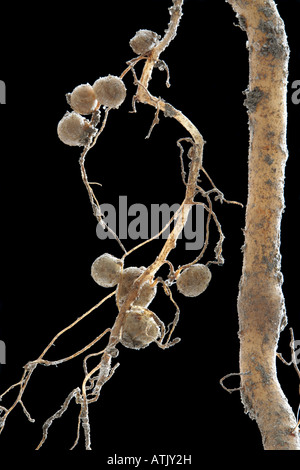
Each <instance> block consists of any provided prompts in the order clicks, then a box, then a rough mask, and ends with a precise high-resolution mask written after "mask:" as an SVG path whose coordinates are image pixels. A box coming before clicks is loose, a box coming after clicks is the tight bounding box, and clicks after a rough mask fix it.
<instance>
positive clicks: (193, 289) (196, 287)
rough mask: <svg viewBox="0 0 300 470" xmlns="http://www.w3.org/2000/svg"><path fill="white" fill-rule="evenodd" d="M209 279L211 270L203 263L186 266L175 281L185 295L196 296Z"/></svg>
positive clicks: (204, 287) (205, 286) (200, 292)
mask: <svg viewBox="0 0 300 470" xmlns="http://www.w3.org/2000/svg"><path fill="white" fill-rule="evenodd" d="M210 280H211V271H210V269H209V268H208V267H207V266H205V265H204V264H194V265H192V266H189V267H188V268H186V269H185V270H184V271H183V272H182V273H181V274H180V275H179V277H178V279H177V281H176V285H177V289H178V290H179V292H180V293H181V294H183V295H185V296H186V297H197V296H198V295H200V294H202V292H204V291H205V289H206V288H207V286H208V284H209V283H210Z"/></svg>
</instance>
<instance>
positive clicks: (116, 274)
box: [91, 253, 211, 349]
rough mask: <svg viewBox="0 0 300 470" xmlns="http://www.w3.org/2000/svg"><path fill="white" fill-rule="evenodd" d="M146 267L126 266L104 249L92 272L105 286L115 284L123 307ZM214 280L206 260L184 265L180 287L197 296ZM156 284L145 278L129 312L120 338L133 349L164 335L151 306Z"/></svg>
mask: <svg viewBox="0 0 300 470" xmlns="http://www.w3.org/2000/svg"><path fill="white" fill-rule="evenodd" d="M145 269H146V268H145V267H143V266H142V267H136V266H130V267H128V268H125V269H123V262H122V260H120V259H118V258H116V257H114V256H112V255H111V254H109V253H104V254H103V255H101V256H99V257H98V258H97V259H96V260H95V261H94V262H93V264H92V267H91V276H92V278H93V279H94V281H95V282H96V283H97V284H98V285H99V286H102V287H115V286H116V285H117V289H116V300H117V303H118V305H119V307H121V306H122V305H123V303H124V302H125V300H126V298H127V296H128V294H129V293H130V291H131V289H132V286H133V284H134V282H135V281H136V279H138V278H139V277H140V276H141V274H143V272H144V271H145ZM210 280H211V272H210V269H209V268H208V267H207V266H206V265H204V264H194V265H191V266H189V267H187V268H186V269H183V270H182V272H181V273H180V275H179V276H178V278H177V281H176V285H177V289H178V291H179V292H180V293H181V294H183V295H185V296H186V297H196V296H198V295H200V294H201V293H202V292H204V291H205V289H206V288H207V286H208V284H209V282H210ZM156 292H157V287H156V284H154V283H153V284H150V283H149V282H148V281H147V282H145V283H144V284H143V285H142V287H141V288H140V291H139V295H138V297H137V298H136V299H135V300H134V302H133V303H132V306H131V308H130V309H129V310H128V311H127V312H126V315H125V319H124V324H123V328H122V334H121V338H120V342H121V343H122V344H123V345H124V346H126V347H128V348H132V349H140V348H145V347H146V346H148V345H149V344H150V343H151V342H153V341H155V340H157V339H158V338H159V336H160V327H159V322H158V321H156V320H157V317H156V316H155V315H154V314H153V313H152V312H150V310H148V309H147V307H148V306H149V305H150V303H151V302H152V300H153V299H154V297H155V296H156Z"/></svg>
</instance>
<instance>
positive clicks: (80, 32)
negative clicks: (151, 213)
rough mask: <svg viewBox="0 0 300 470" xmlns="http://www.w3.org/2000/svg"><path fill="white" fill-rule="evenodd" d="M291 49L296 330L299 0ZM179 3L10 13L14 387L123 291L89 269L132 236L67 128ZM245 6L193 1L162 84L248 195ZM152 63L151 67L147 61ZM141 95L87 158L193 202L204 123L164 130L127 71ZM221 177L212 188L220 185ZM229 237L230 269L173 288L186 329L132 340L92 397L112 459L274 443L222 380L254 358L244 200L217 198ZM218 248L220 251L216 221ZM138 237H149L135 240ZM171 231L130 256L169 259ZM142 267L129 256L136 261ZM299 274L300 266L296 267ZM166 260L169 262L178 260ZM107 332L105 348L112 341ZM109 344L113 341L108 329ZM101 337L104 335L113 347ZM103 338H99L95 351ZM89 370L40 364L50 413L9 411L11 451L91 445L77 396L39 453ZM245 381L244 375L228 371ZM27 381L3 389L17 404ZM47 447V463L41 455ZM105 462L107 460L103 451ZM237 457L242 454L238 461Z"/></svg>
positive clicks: (236, 192)
mask: <svg viewBox="0 0 300 470" xmlns="http://www.w3.org/2000/svg"><path fill="white" fill-rule="evenodd" d="M277 4H278V9H279V12H280V14H281V15H282V18H283V20H284V21H285V24H286V31H287V35H288V40H289V44H290V48H291V56H290V73H289V87H288V116H289V119H288V144H289V153H290V156H289V160H288V164H287V168H286V189H285V196H286V210H285V213H284V217H283V224H282V249H281V252H282V255H283V259H282V270H283V274H284V279H285V282H284V286H283V288H284V294H285V296H286V306H287V313H288V318H289V326H292V327H293V328H294V332H295V338H296V339H300V329H299V307H298V274H297V271H296V270H295V267H296V266H297V263H298V258H299V254H298V250H297V246H298V214H299V203H300V190H299V185H298V174H299V139H298V131H299V116H300V105H298V106H296V105H294V104H292V101H291V96H292V92H293V90H292V89H291V84H292V83H293V81H294V80H299V79H300V67H299V59H300V43H299V33H298V23H297V21H298V19H299V14H300V3H299V2H298V1H296V0H289V1H286V0H280V1H278V2H277ZM170 5H171V1H169V0H159V1H158V0H152V1H143V2H141V1H129V2H121V1H117V2H94V3H85V4H82V5H79V4H74V2H64V3H63V4H61V3H55V2H53V3H51V6H43V7H40V6H36V4H35V6H30V5H27V4H26V6H24V5H19V6H18V11H17V13H16V12H13V11H9V10H8V11H7V16H6V22H7V25H8V27H7V28H6V29H5V33H4V30H3V31H2V33H1V34H2V37H1V40H2V44H4V45H5V47H4V49H3V50H2V53H1V54H2V56H1V57H2V58H1V64H2V67H1V76H0V79H1V80H4V81H5V83H6V87H7V104H6V105H5V106H1V109H0V113H1V128H2V139H1V147H2V148H1V157H2V158H1V166H2V168H1V193H2V194H1V202H2V204H1V214H2V226H1V235H2V250H1V276H2V281H1V286H0V302H1V304H0V305H1V323H0V339H1V340H3V341H5V343H6V351H7V364H6V365H4V366H1V368H0V382H1V391H3V390H5V389H6V388H7V387H8V386H9V385H11V384H12V383H14V382H16V381H18V380H19V379H20V376H21V374H22V366H23V365H24V364H26V363H27V362H28V361H29V360H33V359H35V358H36V357H37V356H38V355H39V354H40V352H41V351H42V349H43V348H44V347H45V346H46V345H47V344H48V342H49V341H50V340H51V339H52V337H53V336H54V335H55V334H56V333H57V332H58V331H59V330H60V329H62V328H64V327H65V326H67V325H68V324H69V323H71V322H72V321H74V319H76V318H77V317H78V316H80V315H81V314H83V313H84V312H85V311H86V310H88V309H89V308H90V307H92V306H93V305H94V304H96V303H97V302H98V301H99V300H100V299H101V297H102V296H104V295H105V294H107V293H108V291H106V290H105V289H103V288H100V287H99V286H97V285H96V284H95V283H94V282H93V280H92V278H91V277H90V266H91V264H92V262H93V261H94V259H95V258H96V257H97V256H99V255H100V254H101V253H104V252H107V251H108V252H111V253H112V254H114V255H115V256H121V254H122V253H121V250H120V249H119V246H118V244H117V243H116V242H115V241H111V240H106V241H100V240H99V239H98V238H97V236H96V220H95V219H94V217H93V215H92V211H91V207H90V204H89V200H88V196H87V193H86V190H85V188H84V186H83V183H82V181H81V176H80V170H79V164H78V159H79V154H80V149H79V148H71V147H67V146H64V145H63V144H62V143H61V142H60V141H59V140H58V138H57V135H56V126H57V123H58V121H59V120H60V119H61V117H62V116H63V114H64V113H65V111H66V110H67V109H68V107H67V104H66V101H65V96H64V95H65V93H67V92H70V91H72V89H73V88H74V87H75V86H77V85H78V84H80V83H87V82H89V83H91V84H92V83H93V82H94V81H95V80H96V79H97V78H98V77H99V76H104V75H107V74H113V75H119V74H120V73H121V72H122V71H123V70H124V69H125V67H126V61H127V60H129V59H131V58H132V57H133V56H134V54H133V53H132V51H131V49H130V47H129V45H128V42H129V40H130V38H131V37H133V36H134V34H135V32H136V31H137V30H138V29H141V28H147V29H152V30H154V31H156V32H157V33H159V34H161V35H162V34H163V32H164V29H165V28H166V26H167V24H168V22H169V14H168V7H169V6H170ZM236 22H237V20H236V18H235V15H234V13H233V11H232V9H231V7H230V5H228V4H227V3H225V1H223V0H217V1H213V2H212V1H208V0H206V1H199V0H189V1H186V2H185V5H184V16H183V18H182V20H181V23H180V27H179V30H178V35H177V37H176V39H175V40H174V41H173V42H172V43H171V44H170V46H169V47H168V49H167V50H166V51H165V52H164V53H163V55H162V56H161V58H162V59H163V60H165V61H166V62H167V64H168V66H169V69H170V74H171V85H172V86H171V88H170V89H167V88H166V87H165V77H166V76H165V73H164V72H159V71H158V70H155V71H154V73H153V79H152V81H151V84H150V88H149V89H150V91H151V92H152V93H153V94H154V95H156V96H161V97H163V98H164V99H165V100H166V101H168V102H169V103H171V104H172V105H173V106H175V107H176V108H177V109H180V110H182V112H183V113H184V114H186V116H187V117H189V118H190V120H191V121H192V122H194V124H195V125H196V126H197V127H198V128H199V130H200V132H201V133H202V135H203V137H204V139H205V141H206V142H207V143H206V145H205V150H204V166H205V168H206V170H207V171H208V173H209V174H210V176H211V177H212V179H213V180H214V182H215V184H216V185H217V187H218V188H219V189H220V190H221V191H222V192H223V193H224V195H225V197H226V198H227V199H234V200H236V201H240V202H242V203H244V204H245V203H246V198H247V151H248V129H247V113H246V109H245V107H244V106H243V101H244V95H243V91H244V90H245V89H246V88H247V83H248V57H247V50H246V47H245V43H246V35H245V33H244V32H243V31H241V30H240V29H239V28H237V27H235V26H234V24H235V23H236ZM139 70H140V68H139V67H137V71H139ZM125 83H126V87H127V89H128V95H127V98H126V101H125V102H124V104H123V105H122V106H121V108H120V109H119V110H118V111H112V112H111V113H110V116H109V121H108V124H107V127H106V129H105V131H104V133H103V134H102V135H101V136H100V138H99V140H98V142H97V145H96V146H95V147H94V148H93V149H92V151H91V152H90V153H89V154H88V157H87V164H86V168H87V172H88V175H89V178H90V180H93V181H99V182H100V183H102V188H100V187H99V188H96V189H95V191H96V194H97V196H98V198H99V201H100V202H101V203H103V202H109V203H112V204H115V205H117V204H118V197H119V195H127V196H128V205H130V204H133V203H143V204H145V205H148V206H149V207H150V204H151V203H163V202H166V203H168V204H173V203H176V202H177V203H178V202H181V200H182V198H183V194H184V187H183V184H182V181H181V175H180V165H179V158H178V148H177V146H176V140H177V139H178V138H180V137H186V136H187V133H186V131H185V130H184V129H181V128H180V126H179V125H178V123H176V122H173V120H171V119H169V118H165V117H164V116H163V115H162V114H161V116H160V118H161V119H160V124H159V125H158V126H156V127H155V128H154V130H153V133H152V136H151V138H150V139H149V140H145V139H144V137H145V136H146V134H147V133H148V130H149V127H150V125H151V122H152V119H153V117H154V109H153V108H150V107H147V106H144V105H141V104H140V105H138V106H137V110H138V113H137V114H130V113H129V111H130V110H131V97H132V96H133V94H134V87H133V85H132V75H131V74H128V75H127V76H126V77H125ZM206 187H207V186H206ZM214 209H215V211H216V213H217V215H218V217H219V220H220V222H221V224H222V228H223V232H224V234H225V237H226V239H225V242H224V251H223V254H224V257H225V264H224V266H223V267H217V266H213V267H212V273H213V278H212V281H211V284H210V287H209V289H208V290H207V291H206V292H205V293H203V294H202V295H201V297H199V298H195V299H186V298H184V297H183V296H181V295H180V294H178V293H177V291H176V288H173V293H174V298H175V300H176V301H177V302H178V304H179V306H180V309H181V317H180V322H179V325H178V327H177V329H176V332H175V336H179V337H181V342H180V343H179V344H178V345H176V346H175V347H174V348H170V349H169V350H166V351H162V350H160V349H158V348H157V347H156V346H155V345H150V346H149V348H146V349H145V350H141V351H134V350H128V349H125V348H124V347H120V355H119V357H118V362H120V364H121V365H120V367H119V368H118V370H117V371H116V373H115V375H114V377H113V378H112V379H111V381H110V382H108V383H107V384H106V385H105V387H104V388H103V391H102V393H101V399H99V401H98V402H97V403H96V404H94V405H92V406H91V408H90V420H91V431H92V447H93V454H92V456H91V455H90V454H88V456H87V457H86V458H88V459H94V458H95V462H97V464H99V465H100V468H105V467H106V462H107V459H108V457H109V456H111V455H114V454H115V453H116V454H118V455H120V456H143V457H144V458H149V459H151V457H152V456H153V455H154V454H156V455H158V454H171V455H174V454H183V455H190V454H191V455H192V462H193V465H194V466H195V467H196V466H197V467H199V465H200V464H201V463H202V462H203V459H204V458H206V457H210V462H211V463H212V464H215V463H220V462H223V463H224V462H225V463H226V462H227V461H231V462H234V458H235V456H237V455H238V454H239V453H241V452H243V453H244V454H245V455H251V454H256V453H261V451H262V444H261V437H260V434H259V431H258V428H257V426H256V424H255V422H253V421H251V420H250V419H249V417H247V416H246V415H245V414H244V412H243V407H242V404H241V402H240V398H239V394H238V392H236V393H234V394H232V395H230V394H228V393H226V392H225V391H224V390H223V389H222V388H221V386H220V384H219V380H220V378H221V377H223V376H224V375H225V374H228V373H230V372H237V371H238V350H239V343H238V337H237V331H238V320H237V312H236V298H237V293H238V281H239V277H240V274H241V263H242V253H241V246H242V244H243V235H242V228H243V226H244V210H243V209H241V208H240V207H239V206H234V205H226V204H223V205H221V204H220V203H219V202H216V203H214ZM212 232H214V233H212V239H211V244H210V246H209V250H208V254H207V258H206V260H207V259H208V258H209V259H211V258H212V253H213V248H214V242H215V241H216V230H214V229H213V230H212ZM124 244H125V246H126V248H130V247H131V246H133V245H134V243H133V242H132V241H130V240H129V241H127V242H126V241H124ZM161 246H162V242H161V241H154V242H152V244H149V245H148V246H147V248H145V250H143V249H141V250H139V251H137V252H136V254H133V255H132V256H131V257H130V259H129V258H128V262H129V263H132V265H145V266H147V265H148V264H149V263H150V262H152V261H153V259H154V258H155V257H156V256H157V254H158V252H159V250H160V248H161ZM193 258H194V253H193V252H191V251H190V252H189V251H185V250H184V243H183V242H181V243H179V244H178V249H176V253H173V254H172V256H171V258H170V259H171V260H172V261H173V262H174V264H175V265H176V266H177V265H179V264H184V263H186V262H188V261H190V260H192V259H193ZM127 265H128V264H127ZM295 271H296V273H295ZM162 274H163V273H162ZM151 309H153V311H155V312H156V313H157V314H158V315H159V316H160V317H161V319H162V320H164V321H165V322H166V323H168V322H169V321H170V320H171V319H172V314H173V313H174V308H173V306H172V304H170V303H169V302H168V300H167V299H166V298H165V297H164V296H163V294H162V293H161V292H160V295H158V296H157V298H156V299H155V300H154V301H153V303H152V304H151ZM115 315H116V307H115V305H114V301H113V300H110V301H108V303H106V304H105V307H103V308H101V309H99V310H97V311H95V312H94V313H93V314H91V315H90V316H89V318H87V319H86V320H84V321H83V322H81V323H80V324H79V326H78V327H77V328H75V329H74V331H73V332H69V333H67V334H66V335H65V336H63V337H61V338H60V340H59V341H57V344H56V346H55V347H54V348H52V349H51V351H50V352H49V355H48V358H49V359H56V358H60V357H64V356H67V355H69V354H72V353H73V352H75V351H76V350H78V349H80V347H82V346H84V345H85V344H87V343H88V342H89V341H91V340H92V339H93V338H94V337H95V336H97V335H98V334H99V332H101V331H102V330H104V329H105V328H107V327H109V326H112V324H113V321H114V318H115ZM104 343H105V341H104V342H103V343H101V344H103V345H104ZM288 343H289V332H288V328H286V330H285V331H284V332H283V334H282V336H281V339H280V344H279V350H280V351H282V352H283V353H284V354H285V356H286V357H287V358H289V347H288ZM99 344H100V343H99ZM99 347H101V346H99ZM96 350H97V349H93V351H96ZM278 375H279V379H280V381H281V384H282V388H283V390H284V392H285V393H286V394H287V396H288V399H289V402H290V404H291V406H292V407H293V409H294V411H295V412H297V408H298V404H299V395H298V380H297V376H296V374H295V372H294V370H293V369H292V368H287V367H285V366H283V365H282V364H281V363H279V364H278ZM82 379H83V371H82V358H81V357H80V358H79V359H78V360H75V361H74V362H73V361H72V362H69V363H66V364H63V365H61V366H59V367H57V368H56V367H51V368H40V369H38V370H37V371H36V372H35V374H34V375H33V378H32V380H31V381H30V384H29V386H28V389H27V391H26V393H25V395H24V403H25V405H26V406H27V408H28V410H29V411H30V413H31V415H32V417H34V418H35V419H36V423H35V424H31V423H29V422H28V421H27V419H26V418H25V416H24V415H23V413H22V411H21V407H20V406H19V407H17V408H16V409H15V411H14V412H13V413H12V414H11V416H10V417H9V418H8V421H7V424H6V428H5V430H4V432H3V434H2V435H1V441H0V448H1V453H2V452H5V451H7V452H9V453H10V454H11V456H12V457H13V456H23V457H24V458H30V459H31V461H32V462H35V461H36V462H39V461H42V459H43V457H44V456H45V455H47V456H48V455H50V454H52V455H54V456H56V455H58V454H59V455H64V456H67V457H68V458H74V456H75V457H76V458H77V456H78V457H79V456H83V455H84V454H85V455H86V453H85V452H84V450H83V449H84V443H83V438H82V439H81V440H80V443H79V446H78V448H77V449H76V450H74V451H73V453H71V454H70V453H68V449H69V448H70V447H71V445H72V444H73V441H74V439H75V433H76V426H77V412H78V411H79V408H78V406H77V407H76V405H75V404H74V403H72V404H71V406H70V408H69V410H68V412H67V413H66V414H65V415H64V417H63V418H61V419H60V420H59V421H56V422H54V424H53V425H52V427H51V428H50V431H49V437H48V440H47V441H46V443H45V445H44V447H43V448H42V449H41V451H40V453H35V452H33V450H34V448H35V446H36V445H37V443H38V442H39V440H40V438H41V426H42V424H43V422H44V421H45V420H46V419H47V418H48V417H49V416H50V415H51V414H53V413H54V412H55V411H56V410H57V409H58V408H59V407H60V405H61V404H62V402H63V400H64V399H65V397H66V396H67V394H68V393H69V391H70V390H71V389H72V388H74V387H76V386H78V385H80V383H81V382H82ZM226 384H227V385H228V386H229V387H237V386H238V385H239V382H238V379H236V381H235V380H234V379H232V381H230V380H229V381H228V382H226ZM14 396H15V395H14V394H13V392H11V394H10V395H9V396H7V397H6V399H5V400H3V405H9V403H12V400H13V397H14ZM33 459H34V460H33ZM96 459H97V460H96ZM229 459H230V460H229Z"/></svg>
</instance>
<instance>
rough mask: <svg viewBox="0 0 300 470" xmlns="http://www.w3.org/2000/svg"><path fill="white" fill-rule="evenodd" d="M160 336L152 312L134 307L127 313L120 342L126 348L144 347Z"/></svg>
mask: <svg viewBox="0 0 300 470" xmlns="http://www.w3.org/2000/svg"><path fill="white" fill-rule="evenodd" d="M159 336H160V328H159V326H158V325H157V324H156V322H155V320H154V319H153V317H152V315H151V312H149V311H145V310H144V309H143V308H137V307H134V308H132V309H131V310H129V311H128V312H127V313H126V314H125V318H124V324H123V329H122V335H121V339H120V342H121V344H123V346H125V347H126V348H130V349H142V348H146V347H147V346H149V344H150V343H152V342H153V341H155V340H156V339H157V338H158V337H159Z"/></svg>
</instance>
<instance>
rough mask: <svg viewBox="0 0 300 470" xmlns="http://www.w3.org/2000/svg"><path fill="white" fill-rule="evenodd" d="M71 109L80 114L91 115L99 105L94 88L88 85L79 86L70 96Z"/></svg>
mask: <svg viewBox="0 0 300 470" xmlns="http://www.w3.org/2000/svg"><path fill="white" fill-rule="evenodd" d="M69 102H70V106H71V108H72V109H73V110H74V111H76V112H77V113H79V114H91V113H92V112H94V111H95V109H96V108H97V105H98V101H97V99H96V94H95V91H94V89H93V87H92V86H91V85H90V84H89V83H86V84H85V85H78V86H77V87H76V88H74V90H73V91H72V93H70V95H69Z"/></svg>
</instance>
